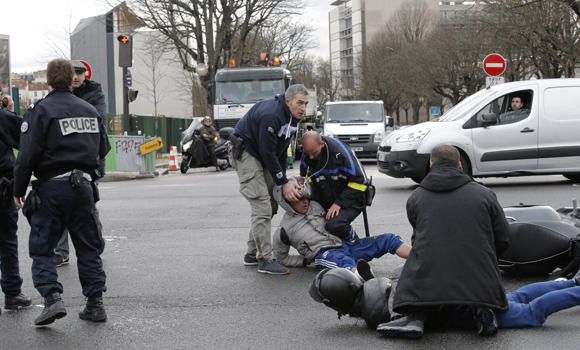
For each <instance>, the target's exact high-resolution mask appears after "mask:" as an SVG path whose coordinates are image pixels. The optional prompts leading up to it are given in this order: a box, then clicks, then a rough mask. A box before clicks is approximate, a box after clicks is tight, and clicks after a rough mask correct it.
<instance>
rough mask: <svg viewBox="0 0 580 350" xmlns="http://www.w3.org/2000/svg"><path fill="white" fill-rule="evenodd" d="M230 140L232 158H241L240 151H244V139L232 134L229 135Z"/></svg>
mask: <svg viewBox="0 0 580 350" xmlns="http://www.w3.org/2000/svg"><path fill="white" fill-rule="evenodd" d="M230 141H231V142H232V158H234V159H235V160H240V159H242V153H244V139H242V138H241V137H239V136H237V135H235V134H232V135H231V136H230Z"/></svg>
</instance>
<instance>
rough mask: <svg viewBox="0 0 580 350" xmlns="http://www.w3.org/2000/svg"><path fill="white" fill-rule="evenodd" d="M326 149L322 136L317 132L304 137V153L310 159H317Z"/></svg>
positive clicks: (305, 134)
mask: <svg viewBox="0 0 580 350" xmlns="http://www.w3.org/2000/svg"><path fill="white" fill-rule="evenodd" d="M323 147H324V141H322V136H320V134H319V133H317V132H316V131H307V132H306V133H304V135H303V136H302V151H303V152H304V154H306V155H307V156H308V158H310V159H317V158H318V156H319V155H320V151H322V148H323Z"/></svg>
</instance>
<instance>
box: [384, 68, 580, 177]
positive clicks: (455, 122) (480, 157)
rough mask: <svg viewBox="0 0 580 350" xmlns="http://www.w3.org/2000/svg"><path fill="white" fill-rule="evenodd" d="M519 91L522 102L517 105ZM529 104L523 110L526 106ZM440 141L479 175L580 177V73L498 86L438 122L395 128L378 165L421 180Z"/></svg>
mask: <svg viewBox="0 0 580 350" xmlns="http://www.w3.org/2000/svg"><path fill="white" fill-rule="evenodd" d="M513 97H520V99H521V100H522V102H523V108H522V110H521V111H519V112H517V113H516V112H514V111H511V100H512V98H513ZM522 111H523V112H522ZM441 144H449V145H453V146H455V147H456V148H457V149H458V150H459V152H460V153H461V163H462V164H463V170H464V171H465V172H466V173H468V174H471V175H472V176H474V177H486V176H502V177H503V176H519V175H535V174H562V175H564V176H566V177H567V178H569V179H571V180H573V181H576V182H578V181H580V79H545V80H527V81H518V82H513V83H506V84H500V85H495V86H492V87H490V88H487V89H485V90H481V91H479V92H477V93H475V94H473V95H471V96H469V97H468V98H466V99H465V100H464V101H462V102H460V103H458V104H457V105H455V106H454V107H453V108H451V109H450V110H449V111H447V112H446V113H445V114H444V115H443V116H441V117H440V118H439V120H437V121H431V122H425V123H421V124H417V125H413V126H411V127H408V128H405V129H402V130H398V131H395V132H393V133H390V134H389V135H388V137H387V138H386V139H385V140H384V141H383V142H382V143H381V145H380V147H379V151H378V152H377V162H378V168H379V171H380V172H382V173H385V174H387V175H390V176H394V177H410V178H412V179H413V180H414V181H416V182H420V181H421V180H422V179H423V177H425V175H426V174H427V172H428V171H429V154H430V152H431V150H432V149H433V148H434V147H436V146H438V145H441Z"/></svg>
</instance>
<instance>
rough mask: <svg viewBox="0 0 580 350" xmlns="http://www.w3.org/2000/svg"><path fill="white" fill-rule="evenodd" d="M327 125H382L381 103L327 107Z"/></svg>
mask: <svg viewBox="0 0 580 350" xmlns="http://www.w3.org/2000/svg"><path fill="white" fill-rule="evenodd" d="M326 122H327V123H382V122H383V109H382V105H381V104H380V103H353V104H346V103H338V104H331V105H326Z"/></svg>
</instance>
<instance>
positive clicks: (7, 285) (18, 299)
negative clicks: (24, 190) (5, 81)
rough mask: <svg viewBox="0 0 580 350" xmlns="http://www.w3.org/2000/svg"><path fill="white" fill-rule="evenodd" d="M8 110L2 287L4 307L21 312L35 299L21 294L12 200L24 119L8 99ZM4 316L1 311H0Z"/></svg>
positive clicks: (1, 124) (0, 193) (0, 205)
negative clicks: (13, 108)
mask: <svg viewBox="0 0 580 350" xmlns="http://www.w3.org/2000/svg"><path fill="white" fill-rule="evenodd" d="M5 98H6V101H8V103H6V108H7V109H0V272H1V273H2V278H1V279H0V285H1V287H2V292H4V307H5V308H6V309H9V310H11V309H18V308H21V307H27V306H30V304H31V300H30V298H29V297H27V296H25V295H24V294H22V292H21V287H22V278H21V277H20V272H19V268H18V236H17V235H16V231H17V229H18V227H17V223H18V209H17V208H16V206H15V205H14V201H13V200H12V187H13V184H12V179H13V175H12V174H13V171H14V152H13V151H12V148H18V143H19V141H20V132H19V131H20V124H21V123H22V120H21V119H20V118H19V117H17V116H16V114H14V113H12V112H10V110H11V106H13V104H12V99H10V97H9V96H6V97H5ZM0 313H1V311H0Z"/></svg>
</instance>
